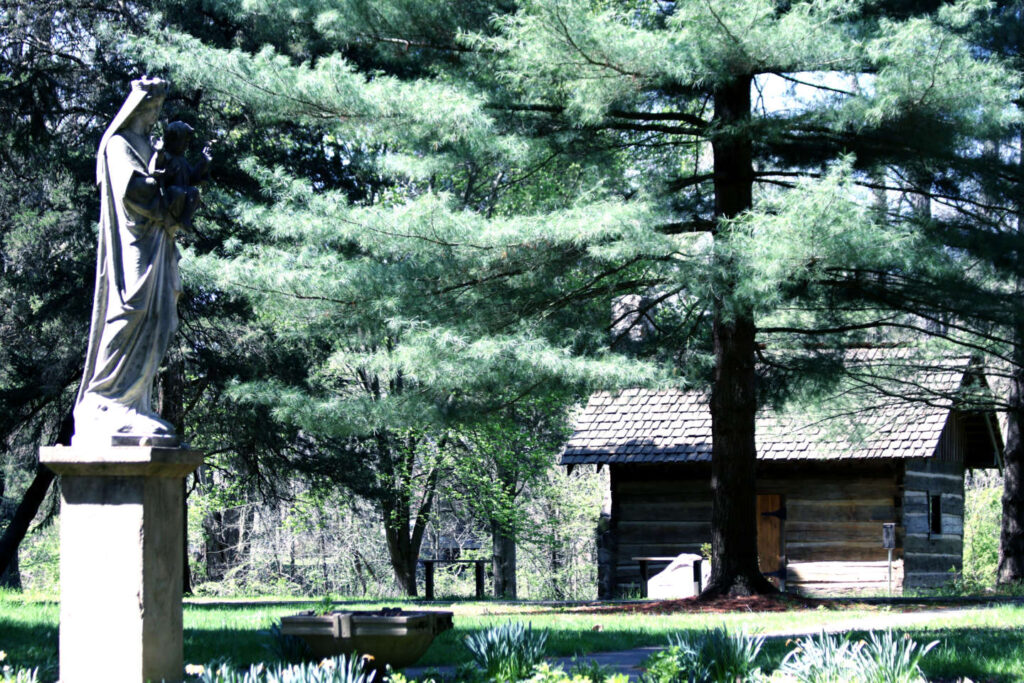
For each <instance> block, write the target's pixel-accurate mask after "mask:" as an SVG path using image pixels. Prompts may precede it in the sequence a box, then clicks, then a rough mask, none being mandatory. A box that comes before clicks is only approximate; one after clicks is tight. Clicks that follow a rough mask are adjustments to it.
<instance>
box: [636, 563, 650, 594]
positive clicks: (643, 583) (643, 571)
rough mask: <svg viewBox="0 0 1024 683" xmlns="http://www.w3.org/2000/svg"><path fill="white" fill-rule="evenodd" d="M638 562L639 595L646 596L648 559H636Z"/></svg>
mask: <svg viewBox="0 0 1024 683" xmlns="http://www.w3.org/2000/svg"><path fill="white" fill-rule="evenodd" d="M637 561H638V562H639V563H640V597H641V598H646V597H647V572H648V564H647V563H648V561H647V560H637Z"/></svg>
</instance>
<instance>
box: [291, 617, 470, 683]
mask: <svg viewBox="0 0 1024 683" xmlns="http://www.w3.org/2000/svg"><path fill="white" fill-rule="evenodd" d="M451 627H452V613H451V612H442V611H436V610H433V611H416V612H403V611H402V610H401V609H382V610H379V611H376V612H331V613H330V614H325V615H323V616H317V615H315V614H313V612H302V613H300V614H296V615H295V616H291V617H282V618H281V633H282V634H284V635H290V636H297V637H299V638H302V639H303V640H304V641H306V643H308V644H309V648H310V650H311V651H312V652H313V656H314V657H316V658H317V659H323V658H325V657H337V656H338V655H343V654H344V655H347V654H351V653H353V652H357V653H359V654H361V655H370V656H372V657H373V667H374V668H375V669H377V670H378V671H383V670H384V666H385V665H386V664H390V665H391V667H392V668H394V669H401V668H404V667H407V666H410V665H412V664H414V663H415V662H416V660H418V659H419V658H420V657H422V656H423V653H424V652H426V651H427V648H428V647H430V643H431V642H433V640H434V636H436V635H437V634H439V633H442V632H444V631H447V630H448V629H450V628H451Z"/></svg>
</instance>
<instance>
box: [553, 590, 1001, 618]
mask: <svg viewBox="0 0 1024 683" xmlns="http://www.w3.org/2000/svg"><path fill="white" fill-rule="evenodd" d="M991 602H1001V601H999V600H992V601H991ZM1011 602H1017V601H1016V600H1011ZM974 603H975V601H970V602H965V601H964V600H960V599H956V598H950V599H944V600H934V599H922V600H921V601H919V602H917V601H913V600H907V599H901V600H898V601H895V600H884V601H880V600H856V599H835V598H808V597H801V596H796V595H786V594H782V595H753V596H748V597H720V598H714V599H711V600H699V599H697V598H682V599H678V600H650V601H644V602H594V603H589V604H582V605H579V606H576V607H567V608H565V609H564V611H567V612H579V613H583V614H609V615H611V614H725V613H729V612H790V611H793V610H808V609H819V610H825V609H827V610H834V611H837V612H842V611H844V610H860V611H864V610H868V611H874V610H878V611H885V612H893V611H896V612H915V611H919V610H943V609H956V608H962V607H965V606H967V605H968V604H974Z"/></svg>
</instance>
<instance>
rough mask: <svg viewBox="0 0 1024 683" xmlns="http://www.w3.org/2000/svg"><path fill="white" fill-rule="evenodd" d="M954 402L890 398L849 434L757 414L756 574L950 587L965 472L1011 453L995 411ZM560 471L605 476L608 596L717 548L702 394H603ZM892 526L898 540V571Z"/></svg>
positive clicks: (872, 587)
mask: <svg viewBox="0 0 1024 683" xmlns="http://www.w3.org/2000/svg"><path fill="white" fill-rule="evenodd" d="M964 377H965V375H964V374H963V373H960V374H959V375H958V380H957V381H959V382H961V383H962V382H963V381H965V380H964ZM982 381H984V380H983V379H982ZM951 405H954V404H947V405H946V406H942V405H941V402H935V401H916V402H913V401H887V402H883V403H880V404H877V405H874V406H871V407H869V408H864V409H862V410H861V411H859V412H858V413H857V416H856V419H855V421H853V422H852V423H851V422H850V421H849V420H847V421H839V422H841V423H842V424H832V423H830V421H829V420H824V419H821V417H820V416H814V417H812V416H810V415H808V414H806V413H801V414H795V413H788V414H784V415H783V414H774V413H773V412H771V411H762V412H761V413H760V415H759V417H758V419H757V450H758V453H757V510H758V519H757V521H756V529H753V528H752V529H751V533H756V534H757V543H758V555H759V561H760V566H761V570H762V572H764V573H765V574H766V575H768V576H774V577H775V581H776V582H777V585H780V587H782V588H783V589H785V590H787V591H791V592H797V593H802V594H808V595H842V594H885V593H886V592H887V591H888V590H889V588H890V585H891V587H892V592H893V594H894V595H900V594H902V592H903V591H904V590H906V589H913V588H929V587H935V586H939V585H941V584H943V583H946V582H948V581H949V580H950V579H951V578H952V574H951V572H956V571H959V570H960V568H961V567H962V555H963V518H964V478H965V472H966V471H967V470H969V469H973V468H993V467H997V466H998V463H999V458H1000V456H1001V453H1002V448H1003V442H1002V436H1001V432H1000V428H999V422H998V420H997V419H996V416H995V414H994V413H993V412H991V411H971V410H961V409H958V408H956V407H951ZM560 461H561V464H562V465H565V466H567V467H569V468H572V467H574V466H577V465H588V464H592V465H597V466H598V468H600V467H603V466H607V467H608V470H609V475H610V476H609V491H607V495H606V504H605V509H604V510H603V511H602V518H601V522H600V528H599V529H598V593H599V595H600V597H602V598H615V597H627V596H637V595H643V594H645V593H644V591H643V586H642V585H641V583H642V582H641V579H640V575H641V562H640V558H656V557H658V558H668V557H672V556H675V555H677V554H679V553H683V552H686V553H700V552H701V549H702V546H703V545H705V544H708V543H710V540H711V489H710V472H711V467H710V465H711V414H710V409H709V403H708V398H707V395H706V394H703V393H701V392H694V391H691V392H686V391H677V390H645V389H630V390H626V391H622V392H620V393H615V394H613V393H598V394H595V395H593V396H592V397H591V398H590V400H589V402H588V404H587V406H586V408H585V409H584V410H583V411H582V413H581V414H580V415H579V417H578V419H577V421H576V424H575V430H574V433H573V434H572V436H571V438H570V440H569V442H568V443H567V444H566V446H565V447H564V449H563V451H562V453H561V460H560ZM886 523H891V524H894V525H895V532H896V533H895V548H894V549H893V562H892V565H891V571H892V573H891V574H890V562H889V557H888V555H889V551H888V550H887V549H885V548H883V541H882V532H883V524H886ZM647 564H648V561H646V560H645V562H644V565H647ZM655 569H656V567H655ZM890 582H891V583H890Z"/></svg>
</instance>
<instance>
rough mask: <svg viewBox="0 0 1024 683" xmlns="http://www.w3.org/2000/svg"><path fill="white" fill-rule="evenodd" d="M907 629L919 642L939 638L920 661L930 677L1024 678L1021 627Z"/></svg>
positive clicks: (1003, 679)
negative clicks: (937, 642) (934, 646)
mask: <svg viewBox="0 0 1024 683" xmlns="http://www.w3.org/2000/svg"><path fill="white" fill-rule="evenodd" d="M908 633H909V634H910V635H911V636H912V637H913V638H914V639H915V640H916V641H917V642H919V643H929V642H931V641H933V640H938V641H939V645H938V646H937V647H936V648H935V649H933V650H932V651H931V652H930V653H928V656H927V657H925V659H924V661H923V662H922V663H921V669H922V670H923V671H924V673H925V675H926V676H927V677H928V679H929V680H932V679H936V680H959V679H960V678H962V677H967V678H970V679H971V680H975V681H1021V680H1024V638H1022V637H1021V632H1020V631H1019V630H1014V629H992V628H957V629H943V630H937V631H909V632H908Z"/></svg>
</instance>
